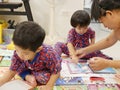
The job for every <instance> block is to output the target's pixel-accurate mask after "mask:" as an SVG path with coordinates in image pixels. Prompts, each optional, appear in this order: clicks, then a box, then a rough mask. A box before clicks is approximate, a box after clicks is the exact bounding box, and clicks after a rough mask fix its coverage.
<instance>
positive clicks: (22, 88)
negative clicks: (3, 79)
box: [0, 80, 33, 90]
mask: <svg viewBox="0 0 120 90" xmlns="http://www.w3.org/2000/svg"><path fill="white" fill-rule="evenodd" d="M0 90H33V88H32V87H31V86H30V85H28V84H27V83H26V82H24V81H22V80H12V81H10V82H8V83H6V84H4V85H2V86H1V87H0Z"/></svg>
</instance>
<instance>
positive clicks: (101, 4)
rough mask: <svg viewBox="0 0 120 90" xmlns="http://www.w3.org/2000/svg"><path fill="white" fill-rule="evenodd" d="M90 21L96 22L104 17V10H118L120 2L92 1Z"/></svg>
mask: <svg viewBox="0 0 120 90" xmlns="http://www.w3.org/2000/svg"><path fill="white" fill-rule="evenodd" d="M92 1H93V3H92V6H91V19H95V20H96V21H97V20H98V19H99V18H100V17H101V16H105V15H106V10H110V11H112V10H117V9H120V0H92Z"/></svg>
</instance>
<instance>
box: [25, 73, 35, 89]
mask: <svg viewBox="0 0 120 90" xmlns="http://www.w3.org/2000/svg"><path fill="white" fill-rule="evenodd" d="M25 79H26V81H27V83H28V84H29V85H31V86H32V87H36V86H37V82H36V79H35V77H34V76H33V75H27V76H26V77H25Z"/></svg>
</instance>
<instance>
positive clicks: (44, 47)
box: [42, 44, 54, 53]
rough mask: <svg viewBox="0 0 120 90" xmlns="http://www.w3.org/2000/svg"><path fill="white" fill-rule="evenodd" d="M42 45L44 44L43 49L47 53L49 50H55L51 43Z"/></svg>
mask: <svg viewBox="0 0 120 90" xmlns="http://www.w3.org/2000/svg"><path fill="white" fill-rule="evenodd" d="M42 46H43V49H42V51H43V52H45V53H47V52H49V51H52V52H53V51H54V49H53V47H52V46H51V45H47V44H43V45H42Z"/></svg>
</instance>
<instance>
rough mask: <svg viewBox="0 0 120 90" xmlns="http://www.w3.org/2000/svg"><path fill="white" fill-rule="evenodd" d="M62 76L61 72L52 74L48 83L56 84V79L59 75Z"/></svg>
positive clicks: (50, 84)
mask: <svg viewBox="0 0 120 90" xmlns="http://www.w3.org/2000/svg"><path fill="white" fill-rule="evenodd" d="M59 76H60V72H59V73H57V74H52V75H51V77H50V80H49V81H48V83H47V84H46V85H48V86H54V84H55V82H56V80H57V79H58V77H59Z"/></svg>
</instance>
